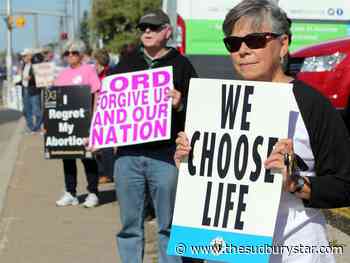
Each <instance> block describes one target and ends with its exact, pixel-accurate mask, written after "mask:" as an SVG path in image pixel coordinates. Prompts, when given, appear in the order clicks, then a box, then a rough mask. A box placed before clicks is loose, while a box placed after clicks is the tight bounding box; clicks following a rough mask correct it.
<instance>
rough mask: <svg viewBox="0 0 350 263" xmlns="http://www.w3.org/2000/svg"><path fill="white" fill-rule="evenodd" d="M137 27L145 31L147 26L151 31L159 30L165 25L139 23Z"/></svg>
mask: <svg viewBox="0 0 350 263" xmlns="http://www.w3.org/2000/svg"><path fill="white" fill-rule="evenodd" d="M137 27H138V29H140V31H141V32H145V31H146V30H147V28H148V29H149V30H151V31H154V32H158V31H160V30H161V29H163V28H164V25H152V24H139V25H138V26H137Z"/></svg>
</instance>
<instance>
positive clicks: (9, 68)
mask: <svg viewBox="0 0 350 263" xmlns="http://www.w3.org/2000/svg"><path fill="white" fill-rule="evenodd" d="M6 15H7V19H8V24H7V53H6V70H7V71H6V79H7V88H9V87H10V85H11V84H12V26H10V25H9V20H10V19H11V16H12V7H11V0H7V7H6Z"/></svg>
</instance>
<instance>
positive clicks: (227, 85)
mask: <svg viewBox="0 0 350 263" xmlns="http://www.w3.org/2000/svg"><path fill="white" fill-rule="evenodd" d="M294 103H295V100H294V96H293V93H292V85H291V84H280V83H279V84H277V83H269V82H248V81H232V80H213V79H192V80H191V83H190V89H189V96H188V105H187V116H186V134H187V135H188V137H189V140H190V143H191V147H192V149H193V155H190V156H189V158H188V161H187V162H185V163H182V164H181V167H180V174H179V180H178V186H177V193H176V203H175V211H174V217H173V222H172V230H171V238H170V241H169V245H168V253H169V254H172V255H180V256H188V257H193V258H203V259H211V260H220V261H221V260H222V261H225V262H245V263H246V262H248V263H249V262H259V263H263V262H266V263H267V262H268V258H269V254H268V253H269V251H268V250H267V251H266V250H264V248H266V247H268V246H271V245H272V237H273V232H274V227H275V222H276V217H277V211H278V207H279V201H280V195H281V188H282V181H283V180H282V175H280V174H271V172H270V171H266V170H265V169H264V164H263V162H264V160H265V159H266V158H267V156H268V153H270V152H271V150H272V147H273V145H274V144H275V143H276V141H277V140H278V139H279V138H287V136H288V124H289V115H290V110H291V109H292V108H293V109H295V108H296V107H295V104H294ZM247 247H249V248H252V247H253V248H255V249H258V247H260V248H261V250H262V251H260V252H261V253H254V252H252V251H250V252H249V251H247V250H244V251H243V249H245V248H247ZM237 250H240V252H237ZM264 251H266V252H265V253H263V252H264ZM236 260H237V261H236Z"/></svg>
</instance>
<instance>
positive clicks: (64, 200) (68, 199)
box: [56, 192, 79, 206]
mask: <svg viewBox="0 0 350 263" xmlns="http://www.w3.org/2000/svg"><path fill="white" fill-rule="evenodd" d="M56 205H57V206H68V205H79V200H78V198H76V197H75V196H72V195H71V193H68V192H65V193H64V194H63V195H62V197H61V198H60V199H59V200H57V201H56Z"/></svg>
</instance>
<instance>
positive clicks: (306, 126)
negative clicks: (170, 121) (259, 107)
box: [174, 0, 350, 263]
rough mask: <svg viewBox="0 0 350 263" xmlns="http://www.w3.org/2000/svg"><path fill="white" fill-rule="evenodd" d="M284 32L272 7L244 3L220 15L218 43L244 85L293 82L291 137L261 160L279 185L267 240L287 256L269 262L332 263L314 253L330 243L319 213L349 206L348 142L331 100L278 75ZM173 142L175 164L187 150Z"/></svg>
mask: <svg viewBox="0 0 350 263" xmlns="http://www.w3.org/2000/svg"><path fill="white" fill-rule="evenodd" d="M290 27H291V23H290V20H289V19H288V18H287V15H286V13H285V12H284V11H283V10H282V9H281V8H279V7H278V6H277V5H276V4H274V3H272V2H271V1H267V0H245V1H242V2H241V3H239V4H238V5H236V6H235V7H234V8H232V9H231V10H230V11H229V12H228V14H227V15H226V18H225V21H224V23H223V31H224V34H225V38H224V44H225V46H226V48H227V50H228V51H229V53H230V57H231V59H232V62H233V66H234V69H235V70H236V72H237V73H238V74H239V75H240V76H241V77H242V78H243V79H244V80H250V81H264V82H275V83H291V84H293V94H294V97H295V100H296V103H297V106H298V108H299V112H298V113H299V114H298V115H296V118H295V121H294V122H290V124H291V123H292V124H294V125H290V126H291V127H290V129H289V130H290V133H289V134H290V138H285V139H280V140H279V141H277V143H276V144H275V146H274V147H273V148H272V149H271V151H270V153H269V156H268V158H267V159H266V160H265V162H264V165H265V169H267V170H271V171H274V170H275V171H276V170H277V171H280V173H281V174H282V175H283V181H284V188H283V192H282V197H281V203H280V206H279V210H278V215H277V223H276V226H275V231H274V236H273V240H274V243H275V244H277V245H282V246H286V247H287V248H289V251H291V253H288V251H287V250H288V249H285V250H283V252H282V253H277V254H273V255H271V257H270V262H288V263H289V262H298V263H300V262H304V263H306V262H310V263H311V262H320V263H329V262H335V259H334V257H333V255H332V254H329V253H328V254H326V253H324V254H322V253H317V252H313V251H318V250H317V249H318V248H320V247H322V246H325V247H327V246H328V245H329V243H328V240H327V235H326V228H325V219H324V216H323V214H322V212H321V210H320V209H319V208H335V207H342V206H349V205H350V161H349V156H350V141H349V137H348V132H347V130H346V128H345V125H344V123H343V121H342V119H341V117H340V115H339V114H338V113H337V112H336V110H335V109H334V108H333V107H332V106H331V104H330V102H329V101H327V100H326V99H325V98H324V97H323V96H322V95H320V94H319V93H318V92H317V91H315V90H314V89H312V88H311V87H309V86H308V85H306V84H305V83H303V82H301V81H299V80H297V79H293V78H292V77H290V76H287V75H285V73H284V72H283V67H282V64H283V60H284V58H285V57H286V56H287V54H288V46H289V43H290V41H291V31H290ZM269 100H270V101H271V100H273V98H266V103H271V102H272V103H271V104H272V105H271V107H272V106H273V101H271V102H270V101H269ZM249 111H250V110H249V109H248V114H249ZM276 111H278V109H276ZM266 118H273V116H266ZM275 125H279V123H276V124H275ZM176 142H177V150H176V153H175V156H174V159H175V162H176V163H177V165H180V162H181V160H183V159H184V158H185V157H187V156H188V155H189V153H190V151H191V150H192V149H191V146H190V142H189V139H188V138H187V136H186V134H185V133H183V132H181V133H179V135H178V138H177V140H176ZM276 176H277V175H276ZM266 194H268V193H266ZM266 213H269V211H266ZM298 246H299V248H300V246H303V247H304V248H305V247H308V248H311V247H313V248H316V249H314V250H308V253H303V252H302V251H301V250H294V248H295V247H296V248H298ZM291 249H293V250H291ZM304 251H305V250H304Z"/></svg>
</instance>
